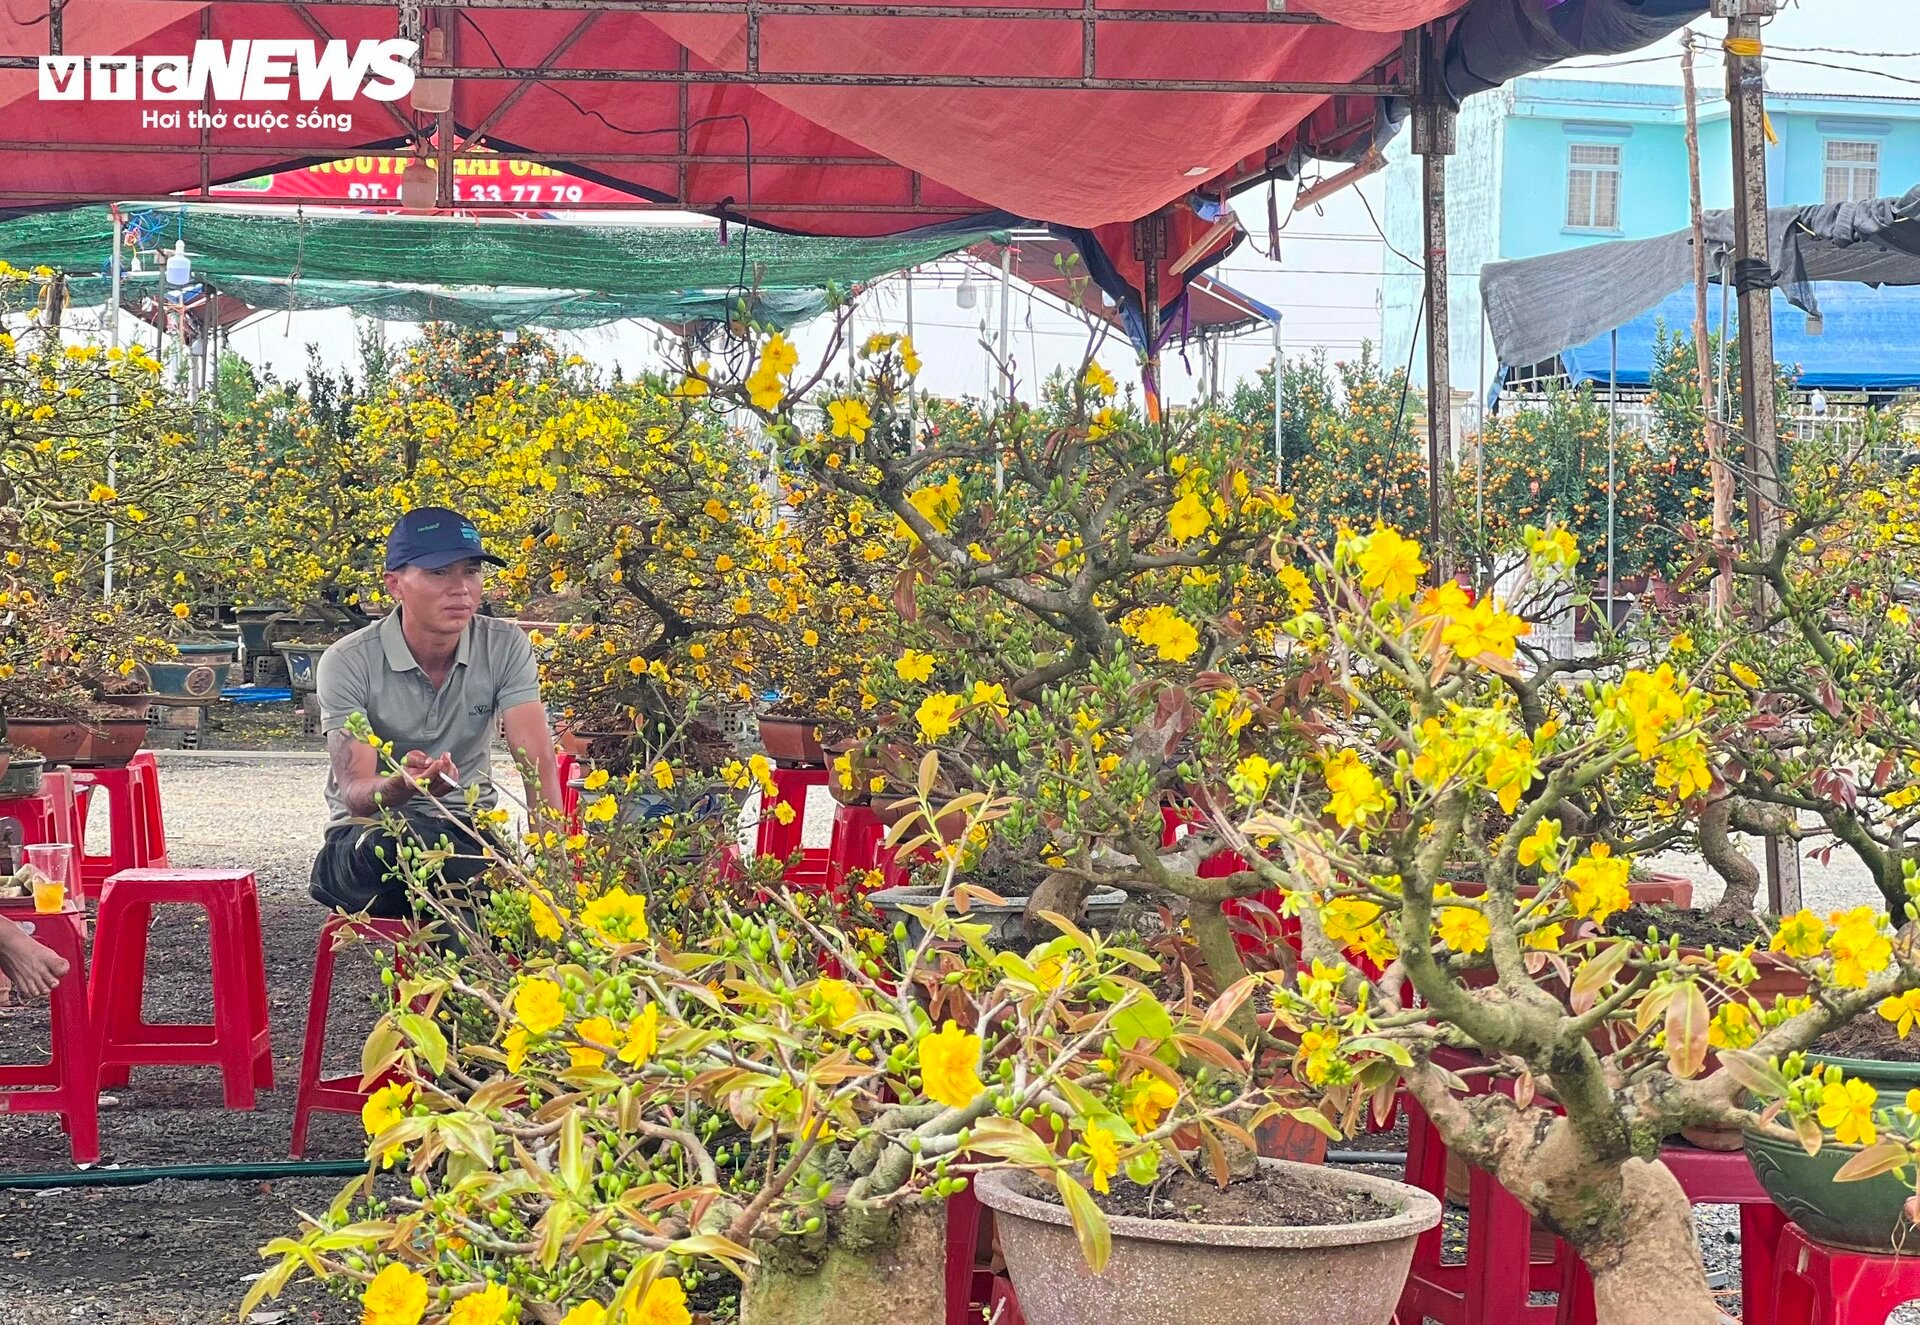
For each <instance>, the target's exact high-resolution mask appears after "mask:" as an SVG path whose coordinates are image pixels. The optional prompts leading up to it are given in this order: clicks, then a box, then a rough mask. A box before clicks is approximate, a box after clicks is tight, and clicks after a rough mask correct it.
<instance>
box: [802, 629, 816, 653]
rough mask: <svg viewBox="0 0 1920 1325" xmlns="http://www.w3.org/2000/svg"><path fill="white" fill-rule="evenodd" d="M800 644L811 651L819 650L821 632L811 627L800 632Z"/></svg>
mask: <svg viewBox="0 0 1920 1325" xmlns="http://www.w3.org/2000/svg"><path fill="white" fill-rule="evenodd" d="M800 642H801V643H802V644H804V645H806V646H807V647H808V648H809V649H817V648H819V647H820V632H819V631H817V630H815V629H814V628H813V627H811V626H809V627H807V628H806V629H805V630H803V631H801V632H800Z"/></svg>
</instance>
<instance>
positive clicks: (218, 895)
mask: <svg viewBox="0 0 1920 1325" xmlns="http://www.w3.org/2000/svg"><path fill="white" fill-rule="evenodd" d="M168 904H174V905H183V906H198V907H200V908H202V909H203V910H205V911H206V913H207V941H208V946H209V947H210V948H211V949H212V953H211V956H212V963H211V965H212V972H211V974H212V983H213V1022H212V1024H211V1025H208V1024H205V1023H187V1024H181V1023H153V1022H148V1021H145V1020H143V1019H142V1015H141V1004H142V1001H143V999H144V997H145V994H146V984H147V969H146V968H147V931H148V929H149V927H150V925H151V923H152V920H153V908H154V907H156V906H162V905H168ZM93 956H94V960H93V978H92V981H91V983H90V985H89V990H90V993H89V1004H90V1007H91V1010H92V1013H93V1019H94V1025H95V1027H96V1030H97V1033H98V1035H99V1044H100V1083H101V1085H103V1086H124V1085H125V1084H126V1082H127V1074H128V1069H130V1068H134V1067H142V1066H148V1065H157V1064H202V1065H207V1066H212V1067H218V1068H219V1069H220V1072H221V1078H222V1081H223V1084H224V1087H225V1095H226V1106H227V1107H228V1108H229V1109H242V1110H245V1109H251V1108H253V1104H254V1092H255V1091H256V1090H272V1089H273V1049H272V1045H271V1042H270V1039H269V1034H268V1028H267V971H266V958H265V949H264V948H263V946H262V943H261V938H260V897H259V893H258V891H257V890H256V889H255V887H254V882H253V874H252V872H251V871H249V870H173V869H132V870H122V871H120V872H119V873H118V874H115V875H113V876H112V877H111V878H109V879H108V880H107V882H106V887H105V889H104V890H103V891H102V892H101V894H100V910H99V915H98V917H97V918H96V920H95V922H94V952H93Z"/></svg>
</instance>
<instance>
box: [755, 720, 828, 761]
mask: <svg viewBox="0 0 1920 1325" xmlns="http://www.w3.org/2000/svg"><path fill="white" fill-rule="evenodd" d="M760 748H761V749H763V750H765V751H766V752H767V757H768V758H769V759H771V760H773V761H774V762H775V763H779V764H799V765H802V766H805V767H807V768H824V767H825V766H826V763H827V752H826V750H825V748H824V747H822V746H821V744H820V724H819V723H818V722H816V721H814V720H813V719H812V718H765V717H763V718H761V719H760Z"/></svg>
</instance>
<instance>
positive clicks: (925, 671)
mask: <svg viewBox="0 0 1920 1325" xmlns="http://www.w3.org/2000/svg"><path fill="white" fill-rule="evenodd" d="M893 674H894V675H895V676H897V677H899V678H900V679H901V680H902V681H913V682H918V683H922V684H924V683H925V682H928V681H931V680H932V679H933V655H932V654H930V653H920V652H918V651H917V650H914V649H908V650H907V651H906V652H905V653H903V654H901V655H900V656H899V657H898V658H895V659H894V660H893Z"/></svg>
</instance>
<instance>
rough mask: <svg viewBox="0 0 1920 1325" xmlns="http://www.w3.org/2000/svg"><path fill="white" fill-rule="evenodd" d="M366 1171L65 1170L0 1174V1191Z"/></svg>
mask: <svg viewBox="0 0 1920 1325" xmlns="http://www.w3.org/2000/svg"><path fill="white" fill-rule="evenodd" d="M366 1171H367V1162H366V1161H365V1160H364V1159H320V1160H312V1161H302V1160H291V1159H282V1160H262V1161H259V1162H256V1163H251V1164H171V1165H161V1166H160V1167H158V1168H143V1169H69V1170H66V1171H64V1172H61V1173H0V1189H12V1190H15V1191H29V1192H32V1191H45V1190H46V1189H48V1188H50V1187H142V1186H145V1185H146V1184H147V1183H150V1182H159V1181H160V1180H161V1179H162V1178H177V1179H179V1180H181V1181H182V1182H208V1181H235V1180H239V1181H260V1180H263V1179H269V1178H350V1177H352V1176H354V1175H355V1174H357V1173H365V1172H366Z"/></svg>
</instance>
